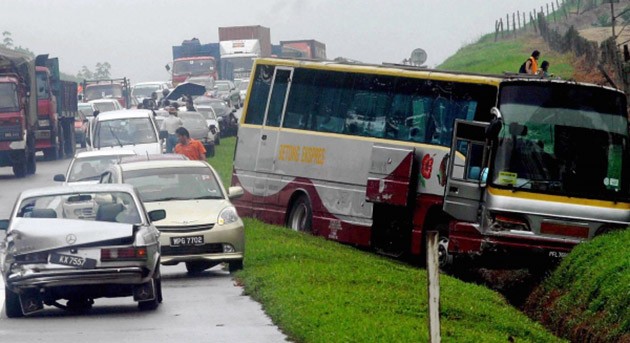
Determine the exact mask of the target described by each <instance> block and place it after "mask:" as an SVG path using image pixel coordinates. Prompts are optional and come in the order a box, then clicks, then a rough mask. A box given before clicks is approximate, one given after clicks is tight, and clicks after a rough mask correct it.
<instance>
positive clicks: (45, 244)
mask: <svg viewBox="0 0 630 343" xmlns="http://www.w3.org/2000/svg"><path fill="white" fill-rule="evenodd" d="M164 84H166V83H157V85H158V87H164ZM140 85H141V86H142V92H146V88H147V87H149V86H151V85H152V84H151V83H142V84H140ZM173 91H174V90H170V92H173ZM139 93H140V92H139ZM211 93H212V91H211V92H208V95H210V96H213V94H211ZM142 94H144V93H142ZM150 94H152V95H153V94H155V93H150ZM163 94H166V92H164V93H163ZM200 95H204V97H203V98H204V99H201V101H202V102H203V101H206V103H205V105H206V106H205V112H202V111H201V110H199V111H197V109H196V106H195V105H194V103H193V107H192V108H191V107H190V106H188V107H184V106H179V105H178V104H179V103H185V101H186V97H183V98H181V99H179V98H178V99H175V100H173V101H172V102H170V103H168V102H167V104H168V106H169V108H170V109H174V110H176V111H178V112H180V113H181V114H182V119H183V123H184V127H185V128H186V129H187V131H189V132H191V133H194V135H195V136H194V137H192V138H193V139H195V138H196V139H200V140H202V142H203V144H204V145H206V146H207V147H208V149H210V147H212V154H208V156H212V155H213V152H214V149H213V146H214V144H215V142H216V143H218V142H220V139H219V135H220V134H235V133H236V131H237V129H236V128H235V127H236V126H237V125H238V123H237V121H236V120H233V119H231V118H230V117H234V112H235V111H236V110H235V109H233V108H232V106H230V104H228V103H227V102H225V100H222V99H212V98H211V97H205V94H200ZM152 100H155V99H152ZM157 100H161V99H157ZM215 100H216V101H215ZM208 102H214V103H216V102H221V103H220V104H219V105H217V106H224V107H226V108H229V109H228V111H226V112H227V113H226V114H225V118H226V119H223V118H224V117H223V116H219V115H218V114H217V113H216V112H215V110H214V107H212V106H211V105H210V104H208ZM138 103H139V104H143V103H144V104H147V102H146V101H138ZM149 103H150V104H151V102H149ZM157 103H158V101H155V102H153V103H152V105H153V106H151V107H149V108H142V107H143V106H141V105H139V106H137V107H138V108H135V109H134V108H132V109H123V108H121V106H120V104H119V102H118V101H116V99H113V98H112V97H105V98H103V99H92V100H90V101H87V102H83V103H80V104H79V106H78V107H79V109H80V111H79V115H76V116H75V133H76V134H77V135H78V136H79V137H80V138H81V139H80V140H77V144H80V145H81V147H85V148H86V151H80V152H78V153H77V154H76V155H75V156H74V158H73V159H72V160H71V161H70V163H69V166H68V168H67V171H66V173H65V174H59V175H55V177H54V181H56V182H58V183H57V184H56V185H51V187H47V188H39V189H30V190H26V191H24V192H22V194H21V195H20V196H19V197H18V199H17V201H16V204H15V206H14V209H13V211H12V212H11V214H10V218H8V219H2V220H1V221H0V229H1V230H4V231H6V238H5V241H4V243H5V245H4V250H2V251H1V252H2V256H0V264H1V265H0V270H1V271H2V276H3V279H4V282H5V312H6V315H7V317H9V318H14V317H21V316H24V315H30V314H32V313H36V312H39V311H41V310H43V309H44V307H45V306H55V307H58V308H62V309H67V310H87V309H90V308H91V307H92V305H93V304H94V300H95V299H98V298H101V297H127V296H132V297H133V300H134V301H136V302H137V303H138V308H139V309H140V310H153V309H155V308H157V307H158V305H159V304H160V303H161V302H162V290H161V281H162V280H161V274H160V264H163V265H175V264H178V263H180V262H182V263H185V265H186V269H187V271H188V272H189V273H191V274H194V273H199V272H202V271H203V270H205V269H208V268H211V267H213V266H215V265H217V264H220V263H226V264H227V267H226V268H227V269H228V270H229V272H230V273H232V272H235V271H237V270H239V269H242V268H243V256H244V228H243V222H242V221H241V219H240V217H239V216H238V214H237V213H236V209H235V208H234V206H233V205H232V204H231V202H230V200H231V199H234V198H237V197H239V196H241V195H242V194H243V192H242V189H241V188H240V187H230V188H229V189H225V188H224V187H223V183H222V182H221V179H220V178H219V175H218V174H217V172H216V171H215V170H214V168H213V167H212V166H211V165H210V164H209V163H208V162H207V161H191V160H188V158H187V157H186V156H184V155H180V154H164V147H165V144H164V139H165V133H164V132H163V131H161V130H160V126H159V123H160V121H161V120H162V118H163V117H164V115H165V114H166V113H167V110H165V109H164V108H158V107H157V106H155V105H156V104H157ZM161 103H164V102H161ZM239 104H240V103H239ZM200 107H203V106H200ZM221 114H223V113H221ZM222 121H224V123H228V124H227V125H225V124H224V125H221V124H220V123H221V122H222ZM221 126H223V127H224V128H226V129H225V131H223V132H224V133H221V132H220V131H219V127H221ZM129 184H131V185H129ZM88 222H89V225H86V223H88ZM50 228H54V230H50ZM63 301H65V303H62V302H63Z"/></svg>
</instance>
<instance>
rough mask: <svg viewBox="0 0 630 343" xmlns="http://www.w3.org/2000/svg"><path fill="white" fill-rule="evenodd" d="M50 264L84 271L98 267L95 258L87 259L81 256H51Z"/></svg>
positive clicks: (53, 254)
mask: <svg viewBox="0 0 630 343" xmlns="http://www.w3.org/2000/svg"><path fill="white" fill-rule="evenodd" d="M50 263H54V264H61V265H64V266H70V267H75V268H82V269H91V268H94V267H96V260H95V259H93V258H85V257H80V256H72V255H62V254H55V253H52V254H50Z"/></svg>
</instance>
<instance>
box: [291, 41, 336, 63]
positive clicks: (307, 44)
mask: <svg viewBox="0 0 630 343" xmlns="http://www.w3.org/2000/svg"><path fill="white" fill-rule="evenodd" d="M280 46H281V49H282V50H281V53H280V54H281V57H291V58H304V59H310V60H325V59H326V44H324V43H322V42H318V41H316V40H314V39H302V40H284V41H280Z"/></svg>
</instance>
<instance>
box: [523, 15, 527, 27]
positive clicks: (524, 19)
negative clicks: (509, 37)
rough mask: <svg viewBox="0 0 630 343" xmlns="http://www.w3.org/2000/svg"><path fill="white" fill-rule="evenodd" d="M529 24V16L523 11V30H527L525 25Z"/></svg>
mask: <svg viewBox="0 0 630 343" xmlns="http://www.w3.org/2000/svg"><path fill="white" fill-rule="evenodd" d="M526 24H527V17H525V12H523V31H527V27H526V26H525V25H526Z"/></svg>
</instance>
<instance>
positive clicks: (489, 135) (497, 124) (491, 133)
mask: <svg viewBox="0 0 630 343" xmlns="http://www.w3.org/2000/svg"><path fill="white" fill-rule="evenodd" d="M501 128H503V120H501V119H500V118H494V119H492V121H491V122H490V125H488V127H486V139H489V140H495V139H497V137H499V132H501Z"/></svg>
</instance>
